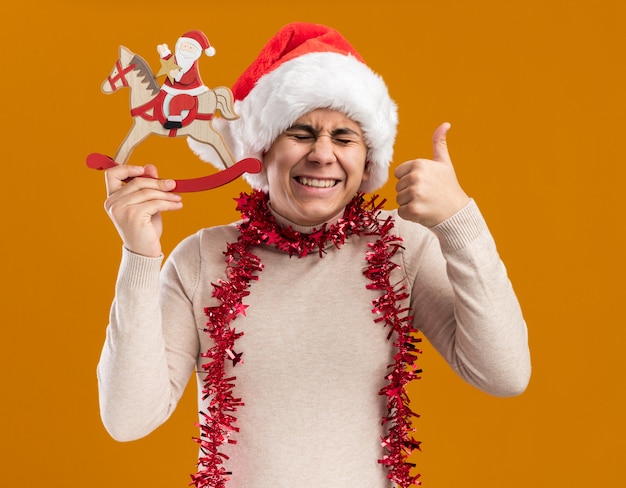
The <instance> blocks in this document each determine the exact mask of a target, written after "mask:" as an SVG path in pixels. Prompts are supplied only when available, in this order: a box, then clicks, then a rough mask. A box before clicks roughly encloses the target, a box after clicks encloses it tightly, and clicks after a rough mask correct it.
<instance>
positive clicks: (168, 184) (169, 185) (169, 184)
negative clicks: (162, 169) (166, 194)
mask: <svg viewBox="0 0 626 488" xmlns="http://www.w3.org/2000/svg"><path fill="white" fill-rule="evenodd" d="M165 186H166V188H174V187H175V186H176V181H174V180H165Z"/></svg>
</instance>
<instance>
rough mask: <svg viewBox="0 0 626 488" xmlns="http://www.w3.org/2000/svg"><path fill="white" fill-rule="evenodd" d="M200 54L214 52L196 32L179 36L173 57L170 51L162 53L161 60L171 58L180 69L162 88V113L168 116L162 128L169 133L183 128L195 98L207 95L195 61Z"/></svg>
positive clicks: (204, 37)
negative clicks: (168, 130) (163, 98)
mask: <svg viewBox="0 0 626 488" xmlns="http://www.w3.org/2000/svg"><path fill="white" fill-rule="evenodd" d="M203 52H204V54H206V55H207V56H213V55H214V54H215V48H214V47H213V46H211V45H210V43H209V40H208V39H207V37H206V35H204V33H203V32H201V31H198V30H193V31H189V32H187V33H186V34H184V35H183V36H181V37H180V38H179V39H178V41H177V42H176V48H175V53H174V54H173V53H172V52H171V51H170V50H169V49H164V50H162V51H161V58H163V59H170V58H171V57H172V56H174V61H175V63H176V64H177V65H178V66H180V70H179V72H178V73H177V74H176V76H174V78H173V80H172V79H171V78H170V77H169V76H168V77H167V78H166V79H165V82H164V83H163V86H162V87H161V89H162V90H163V91H164V92H165V93H166V95H165V100H164V102H163V109H164V112H165V113H166V114H167V122H166V123H165V124H164V126H165V127H166V128H168V129H174V128H180V127H182V121H183V119H184V118H185V115H186V114H187V113H188V112H189V111H191V110H192V109H193V108H194V107H195V105H196V103H197V98H196V97H197V96H198V95H201V94H202V93H204V92H206V91H208V88H207V87H206V86H205V85H204V83H203V82H202V78H201V77H200V71H199V69H198V60H199V59H200V56H201V55H202V53H203Z"/></svg>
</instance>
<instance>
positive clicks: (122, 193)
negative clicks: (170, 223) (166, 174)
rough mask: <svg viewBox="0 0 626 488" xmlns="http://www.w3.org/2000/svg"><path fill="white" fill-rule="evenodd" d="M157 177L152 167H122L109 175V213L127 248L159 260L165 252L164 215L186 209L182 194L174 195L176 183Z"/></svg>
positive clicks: (108, 173) (107, 209) (107, 208)
mask: <svg viewBox="0 0 626 488" xmlns="http://www.w3.org/2000/svg"><path fill="white" fill-rule="evenodd" d="M157 178H158V174H157V169H156V168H155V167H154V166H152V165H150V164H149V165H146V166H127V165H118V166H115V167H113V168H111V169H108V170H107V171H106V172H105V180H106V188H107V199H106V201H105V202H104V208H105V210H106V211H107V213H108V214H109V217H110V218H111V220H112V221H113V224H114V225H115V228H116V229H117V232H118V233H119V235H120V237H121V238H122V241H123V243H124V246H125V247H126V249H128V250H129V251H132V252H134V253H136V254H141V255H143V256H148V257H158V256H160V255H161V252H162V251H161V242H160V239H161V233H162V231H163V223H162V220H161V212H166V211H171V210H178V209H180V208H182V206H183V204H182V201H181V197H180V195H178V194H176V193H172V190H174V189H175V187H176V182H174V181H172V180H159V179H157ZM129 179H130V180H129ZM125 181H128V183H125Z"/></svg>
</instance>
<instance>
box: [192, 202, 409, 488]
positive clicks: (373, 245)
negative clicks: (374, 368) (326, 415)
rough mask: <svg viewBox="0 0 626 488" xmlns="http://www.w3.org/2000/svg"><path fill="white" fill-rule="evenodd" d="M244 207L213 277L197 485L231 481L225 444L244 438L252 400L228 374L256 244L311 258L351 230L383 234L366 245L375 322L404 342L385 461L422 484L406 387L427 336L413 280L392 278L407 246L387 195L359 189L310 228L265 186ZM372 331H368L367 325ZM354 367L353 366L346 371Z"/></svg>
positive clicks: (235, 360)
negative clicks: (277, 204)
mask: <svg viewBox="0 0 626 488" xmlns="http://www.w3.org/2000/svg"><path fill="white" fill-rule="evenodd" d="M236 201H237V210H238V211H240V212H241V215H242V217H243V220H242V222H241V223H239V224H238V229H239V237H238V239H237V241H236V242H233V243H228V244H227V246H226V251H225V252H224V255H225V256H226V277H227V280H226V281H225V280H219V281H218V282H217V283H215V284H213V297H214V298H216V299H217V300H219V302H220V304H219V305H217V306H214V307H207V308H206V309H205V313H206V315H207V317H208V322H207V327H206V329H205V332H207V333H208V334H209V335H210V336H211V338H212V339H213V344H214V345H213V347H211V348H210V349H209V350H208V351H206V352H205V353H203V354H202V357H204V358H207V359H208V361H207V362H206V363H205V364H203V365H202V368H203V370H204V371H205V372H206V376H205V378H204V380H203V381H204V388H203V390H202V399H203V401H206V400H207V399H209V404H208V407H207V408H206V411H203V412H200V414H201V415H202V417H203V418H204V422H203V423H202V424H201V425H198V427H199V429H200V437H199V438H196V439H195V440H196V442H198V443H199V444H200V450H201V456H200V458H199V460H198V467H199V470H198V472H197V473H195V474H192V475H191V478H192V483H191V484H192V485H194V486H195V487H196V488H225V487H226V483H227V481H228V479H229V478H230V475H231V473H230V472H229V471H227V470H226V468H225V467H224V461H225V460H226V459H227V456H226V455H225V454H224V453H222V452H221V451H220V449H221V446H223V445H224V444H225V443H230V444H236V443H237V441H236V439H235V438H234V437H236V433H237V432H238V431H239V427H237V419H236V417H235V413H236V412H237V409H238V408H239V407H242V406H243V405H244V403H243V401H242V399H241V398H236V397H235V396H234V395H233V389H234V387H235V380H236V377H235V376H232V375H231V376H228V375H227V370H226V365H227V363H228V362H229V361H232V366H233V367H236V366H237V365H239V364H243V351H241V352H237V351H236V347H235V345H236V341H237V339H238V338H239V337H241V336H242V335H243V333H242V332H237V331H236V329H235V328H234V327H232V325H231V322H232V321H233V320H235V319H236V318H237V316H238V315H240V314H243V315H245V313H246V308H247V305H245V304H244V303H243V302H244V299H245V297H247V296H248V295H249V294H250V291H249V290H248V289H249V287H250V285H251V282H252V281H256V280H258V273H259V272H261V271H262V270H263V264H262V263H261V260H260V259H259V257H258V256H256V255H255V254H253V253H252V252H251V251H252V249H253V248H254V247H256V246H260V245H267V246H273V247H275V248H276V249H278V250H280V251H283V252H285V253H287V254H289V256H294V255H295V256H298V257H300V258H303V257H305V256H307V255H309V254H311V253H312V252H317V253H318V254H319V256H320V258H321V257H323V256H324V253H325V252H326V249H328V247H329V246H331V245H334V246H335V247H337V248H340V247H341V246H342V245H343V244H344V243H345V241H346V239H348V238H349V237H350V236H351V235H362V236H376V239H375V240H374V241H373V242H370V243H368V250H366V252H365V256H364V259H365V262H366V266H365V268H364V271H363V274H364V275H365V276H366V277H367V278H368V279H369V280H370V283H368V284H367V285H366V288H367V289H368V290H376V291H378V292H379V296H378V298H376V299H375V300H373V301H372V313H373V314H374V319H373V321H374V323H376V324H382V325H383V326H384V327H387V328H388V329H389V334H388V336H387V338H388V339H389V340H392V341H393V345H394V347H395V348H396V353H395V355H394V363H393V364H391V365H389V370H388V374H387V376H386V379H387V381H388V382H387V384H386V386H385V387H384V388H382V389H381V391H380V392H379V394H380V395H384V396H385V397H386V399H387V413H386V415H385V416H384V417H383V418H382V424H383V426H384V431H385V434H384V435H383V436H382V438H381V444H382V447H383V448H384V454H383V456H382V458H381V459H380V460H379V463H381V464H382V465H384V466H385V467H386V468H387V470H388V475H387V477H388V478H389V479H390V480H391V481H393V482H394V483H396V484H397V485H398V486H399V487H400V488H409V486H411V485H420V484H421V483H420V482H419V481H418V478H419V474H418V475H413V474H412V473H411V471H412V470H413V468H414V467H415V465H414V464H412V463H410V462H408V460H407V458H408V456H409V455H410V454H411V453H412V452H413V451H414V450H415V449H419V442H418V441H415V440H414V439H413V438H412V433H413V432H414V430H415V429H414V428H413V427H412V420H413V418H414V417H417V415H416V414H415V413H414V412H412V411H411V409H410V408H409V399H408V396H407V392H406V386H407V384H408V383H409V382H410V381H412V380H414V379H417V378H419V374H420V373H421V370H419V369H417V368H416V366H415V362H416V360H417V354H419V353H420V352H421V351H420V350H419V349H418V348H417V346H416V344H417V343H419V342H420V339H419V338H417V337H416V333H417V331H416V330H415V329H414V328H413V325H412V316H411V310H410V309H409V308H406V307H405V308H403V307H402V301H403V300H406V299H407V298H408V296H409V295H408V292H407V289H406V286H405V285H394V284H392V283H391V281H390V275H391V272H392V271H393V270H394V269H396V268H398V265H397V264H395V263H394V262H392V260H391V258H392V257H393V256H394V255H395V254H396V252H398V250H399V249H401V247H402V246H401V241H402V239H401V238H400V237H399V236H397V235H394V234H393V233H392V229H393V226H394V222H393V219H392V218H391V217H388V218H387V219H384V220H383V219H380V218H379V217H380V209H381V208H382V206H383V204H384V201H382V202H380V203H377V197H376V196H374V197H372V198H371V200H369V201H366V200H365V199H364V196H363V195H362V194H358V195H357V196H356V197H355V198H354V199H353V200H352V201H351V202H350V203H349V204H348V205H347V206H346V210H345V212H344V214H343V217H342V218H341V219H339V220H338V221H337V222H336V223H335V224H332V225H323V226H322V227H321V228H320V229H319V230H314V231H313V232H312V233H310V234H305V233H301V232H298V231H296V230H294V229H292V228H290V227H288V228H284V227H280V226H279V225H277V223H276V221H275V220H274V217H273V215H272V213H271V211H270V209H269V205H268V197H267V195H266V194H265V193H262V192H258V191H256V192H253V193H251V194H249V195H248V194H245V193H242V194H241V196H240V197H239V198H238V199H236ZM365 333H366V332H365ZM346 374H348V372H346Z"/></svg>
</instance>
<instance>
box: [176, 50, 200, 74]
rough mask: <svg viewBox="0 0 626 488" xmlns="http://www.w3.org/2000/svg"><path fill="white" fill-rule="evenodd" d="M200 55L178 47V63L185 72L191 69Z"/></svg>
mask: <svg viewBox="0 0 626 488" xmlns="http://www.w3.org/2000/svg"><path fill="white" fill-rule="evenodd" d="M199 57H200V56H199V55H197V54H194V53H190V52H189V51H181V50H180V49H176V64H177V65H178V66H180V68H181V70H182V72H183V73H186V72H187V71H189V69H190V68H191V67H192V66H193V63H194V62H195V61H196V59H198V58H199Z"/></svg>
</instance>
